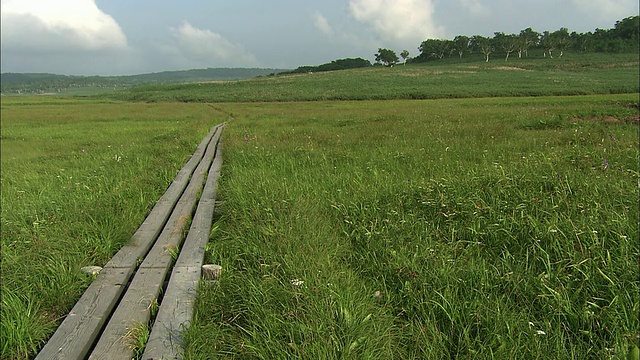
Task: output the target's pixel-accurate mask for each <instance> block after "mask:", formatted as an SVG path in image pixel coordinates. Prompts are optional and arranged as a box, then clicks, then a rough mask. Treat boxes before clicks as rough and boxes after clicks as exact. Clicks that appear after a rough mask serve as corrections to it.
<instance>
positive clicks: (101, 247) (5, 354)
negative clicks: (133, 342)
mask: <svg viewBox="0 0 640 360" xmlns="http://www.w3.org/2000/svg"><path fill="white" fill-rule="evenodd" d="M224 119H225V118H224V117H223V114H221V113H219V112H218V111H216V110H214V109H212V108H211V107H210V106H207V105H205V104H190V105H188V104H162V105H147V104H100V103H95V102H82V101H78V100H68V99H63V100H61V99H54V98H42V97H38V98H32V99H29V98H10V99H8V98H3V99H2V273H1V274H2V278H1V280H2V306H1V307H0V309H1V311H2V313H1V314H2V322H1V326H0V329H1V332H0V336H1V338H2V354H1V356H0V357H1V358H2V359H12V358H29V357H30V356H31V355H33V354H34V353H35V352H36V351H37V350H38V349H39V348H40V347H41V346H42V345H44V342H45V341H46V340H47V339H48V337H49V336H51V334H52V333H53V331H54V330H55V329H56V327H57V325H58V324H59V323H60V321H61V319H62V318H63V317H64V316H65V315H66V313H67V312H68V311H69V310H70V309H71V307H72V306H73V305H74V303H75V302H76V301H77V299H78V298H79V297H80V295H81V294H82V291H83V290H84V288H86V286H88V284H89V282H90V281H91V278H90V277H89V276H87V275H84V274H82V273H81V272H80V268H81V267H83V266H87V265H99V266H102V265H104V264H105V263H106V262H107V261H108V260H109V258H110V257H111V256H112V255H113V254H115V252H116V251H117V250H118V249H119V248H120V247H121V246H122V245H123V244H125V243H126V242H127V241H128V240H129V239H130V238H131V235H132V234H133V232H134V231H135V230H136V229H137V228H138V226H139V225H140V224H141V223H142V221H143V220H144V218H145V216H146V213H147V212H148V211H149V210H150V209H151V207H152V206H153V205H154V203H155V202H156V200H157V199H158V198H159V197H160V196H161V195H162V194H163V193H164V191H165V189H166V188H167V186H168V185H169V184H170V183H171V181H173V178H174V176H175V174H176V173H177V171H178V170H179V169H180V168H181V167H182V165H183V164H184V162H185V161H186V160H187V159H188V158H189V156H190V155H191V153H192V152H193V151H194V150H195V147H196V145H197V144H198V143H199V142H200V141H201V139H202V138H203V137H204V135H205V134H206V133H207V132H208V129H209V128H210V127H211V126H213V125H215V124H217V123H220V122H222V121H223V120H224Z"/></svg>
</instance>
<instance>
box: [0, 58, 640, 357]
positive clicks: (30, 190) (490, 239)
mask: <svg viewBox="0 0 640 360" xmlns="http://www.w3.org/2000/svg"><path fill="white" fill-rule="evenodd" d="M508 65H509V66H503V64H498V62H492V63H490V64H489V65H487V64H484V63H462V64H449V65H447V64H440V65H416V66H411V65H408V66H406V67H405V66H397V67H395V68H393V69H387V68H373V69H367V70H353V71H344V72H331V73H326V74H306V75H297V76H290V77H281V78H279V77H275V78H260V79H254V80H246V81H239V82H230V83H216V84H194V85H189V86H187V85H180V86H176V85H172V86H164V87H160V86H158V87H145V88H140V89H133V90H129V91H126V92H119V93H114V94H111V95H108V96H106V95H100V96H99V97H91V98H83V99H77V98H75V99H74V98H69V99H65V98H62V99H61V98H48V97H39V98H8V97H3V98H2V153H1V155H2V270H1V286H2V307H1V311H2V312H1V315H2V323H1V326H0V330H1V333H0V335H1V337H0V339H1V340H0V341H1V342H2V344H1V348H2V353H1V356H0V357H1V358H3V359H5V358H6V359H26V358H32V357H33V356H34V355H35V354H36V353H37V351H38V350H39V349H40V348H41V347H42V346H43V344H44V342H46V340H47V339H48V337H50V336H51V334H52V333H53V331H54V330H55V328H56V326H57V325H58V324H59V323H60V321H61V319H62V318H63V317H64V316H65V314H66V313H67V312H68V311H69V309H70V308H71V307H72V306H73V304H74V302H75V301H76V300H77V299H78V298H79V296H80V295H81V294H82V291H83V290H84V289H85V288H86V286H87V285H88V284H89V283H90V281H91V277H90V276H87V275H83V274H81V272H80V270H79V269H80V268H81V267H82V266H85V265H103V264H104V263H105V262H106V261H107V260H108V259H109V258H110V257H111V256H112V255H113V254H114V253H115V252H116V251H117V250H118V249H119V247H121V246H122V245H123V244H125V243H126V242H127V241H128V240H129V239H130V237H131V235H132V234H133V232H134V231H135V229H136V228H137V227H138V226H139V225H140V223H141V222H142V221H143V219H144V217H145V215H146V214H147V212H148V211H149V210H150V208H151V207H152V206H153V204H154V202H155V201H156V200H157V199H158V198H159V197H160V195H161V194H162V193H163V192H164V190H165V189H166V188H167V186H168V185H169V183H170V182H171V181H172V180H173V177H174V176H175V174H176V172H177V170H178V169H179V168H180V167H181V166H182V165H183V164H184V162H185V161H186V159H187V158H188V156H189V155H190V154H191V153H192V152H193V150H194V149H195V147H196V145H197V143H198V142H199V141H200V140H201V139H202V137H203V136H204V135H205V134H206V133H207V131H208V130H209V129H210V127H211V126H213V125H215V124H218V123H221V122H223V121H227V120H228V119H232V120H230V121H229V123H228V125H227V126H226V127H225V130H224V137H223V142H224V144H223V154H224V165H223V169H222V177H221V180H220V181H221V182H220V187H219V191H218V194H219V198H220V199H219V200H222V201H223V203H222V204H221V206H220V207H219V208H218V209H217V211H216V221H215V224H214V227H213V231H212V233H211V235H210V240H211V241H210V243H209V244H208V245H207V248H206V261H207V262H209V263H216V264H220V265H222V267H223V272H222V276H221V278H220V281H219V283H218V284H216V285H206V286H201V287H200V290H199V296H198V300H197V304H196V316H195V319H194V321H193V323H192V326H191V328H190V329H189V330H188V331H187V332H186V334H185V341H186V353H185V355H186V358H188V359H211V358H238V359H245V358H248V359H254V358H255V359H285V358H286V359H291V358H293V359H352V358H353V359H360V358H363V359H370V358H371V359H414V358H415V359H443V358H465V359H466V358H469V359H474V358H477V359H491V358H498V359H535V358H540V359H548V358H554V359H556V358H557V359H578V358H590V359H617V358H625V357H626V356H627V353H628V349H629V347H633V346H635V345H636V344H637V343H638V336H639V334H640V330H639V328H640V326H639V320H638V316H637V314H638V313H639V312H640V305H639V296H638V285H639V284H638V278H639V276H640V273H639V270H638V268H639V259H640V253H639V249H640V244H639V237H638V199H639V194H638V177H639V174H638V158H639V153H638V148H639V144H638V58H637V54H635V55H633V56H631V55H609V57H608V58H605V57H604V56H602V55H598V56H591V57H580V56H574V57H572V56H571V55H570V54H567V55H566V56H565V57H564V58H563V59H558V61H556V62H547V61H543V60H538V61H533V60H526V61H525V60H523V61H521V62H518V61H510V62H509V64H508ZM569 95H571V96H569ZM300 100H305V101H300ZM306 100H314V101H306ZM325 100H332V101H325ZM337 100H341V101H337ZM351 100H359V101H351ZM129 101H137V102H129Z"/></svg>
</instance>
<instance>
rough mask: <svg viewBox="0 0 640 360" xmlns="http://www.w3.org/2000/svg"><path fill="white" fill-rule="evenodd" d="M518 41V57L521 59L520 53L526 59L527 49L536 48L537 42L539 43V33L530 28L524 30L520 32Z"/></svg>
mask: <svg viewBox="0 0 640 360" xmlns="http://www.w3.org/2000/svg"><path fill="white" fill-rule="evenodd" d="M518 40H519V41H518V57H519V58H522V53H524V56H525V57H528V56H529V48H530V47H532V46H537V45H538V42H540V33H539V32H537V31H534V30H533V29H531V28H526V29H524V30H522V31H520V35H518Z"/></svg>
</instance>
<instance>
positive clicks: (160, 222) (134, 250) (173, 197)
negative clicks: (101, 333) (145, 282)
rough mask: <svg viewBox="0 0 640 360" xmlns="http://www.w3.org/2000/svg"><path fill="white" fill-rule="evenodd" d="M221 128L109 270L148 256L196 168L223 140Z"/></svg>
mask: <svg viewBox="0 0 640 360" xmlns="http://www.w3.org/2000/svg"><path fill="white" fill-rule="evenodd" d="M219 128H220V125H217V126H214V127H213V128H212V129H211V131H210V132H209V133H208V134H207V136H206V137H205V138H204V139H203V140H202V142H201V143H200V144H199V145H198V147H197V148H196V151H195V152H194V154H193V155H192V156H191V158H190V159H189V161H188V162H187V164H185V166H184V167H183V168H182V169H180V171H179V172H178V174H177V175H176V177H175V179H174V180H173V182H172V183H171V185H170V186H169V188H168V189H167V191H166V192H165V194H164V195H162V197H161V198H160V199H159V200H158V202H157V203H156V205H155V206H154V207H153V209H152V210H151V212H150V213H149V216H147V218H146V219H145V220H144V222H143V223H142V225H141V226H140V228H139V229H138V230H137V231H136V232H135V233H134V234H133V236H132V238H131V241H130V242H129V243H128V244H127V245H125V246H124V247H122V249H120V251H118V253H116V255H115V256H114V257H113V258H111V260H110V261H109V262H108V263H107V264H106V265H105V267H108V266H111V267H128V266H131V264H132V263H133V264H136V263H137V262H138V259H141V258H142V257H144V256H145V255H146V254H147V252H148V251H149V249H150V248H151V246H152V245H153V243H154V241H155V239H157V237H158V235H159V234H160V231H161V230H162V229H163V226H164V225H165V223H166V222H167V219H168V218H169V216H170V214H171V212H172V211H173V209H174V208H175V206H176V203H177V202H178V199H179V198H180V196H181V195H182V194H183V193H184V191H185V189H186V187H187V185H188V184H189V183H190V180H191V178H192V175H193V174H194V171H195V169H196V167H197V166H198V165H199V164H200V163H201V162H202V159H203V157H204V156H205V154H206V149H208V147H209V145H210V144H211V143H212V142H214V141H217V138H216V134H218V136H219ZM214 138H215V139H214ZM156 209H157V210H156Z"/></svg>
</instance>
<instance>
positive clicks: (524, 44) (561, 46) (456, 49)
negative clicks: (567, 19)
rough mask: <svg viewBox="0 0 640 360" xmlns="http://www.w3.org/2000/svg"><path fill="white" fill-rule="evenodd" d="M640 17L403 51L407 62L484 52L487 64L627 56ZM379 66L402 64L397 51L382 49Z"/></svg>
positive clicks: (437, 42) (428, 43)
mask: <svg viewBox="0 0 640 360" xmlns="http://www.w3.org/2000/svg"><path fill="white" fill-rule="evenodd" d="M639 29H640V16H631V17H627V18H625V19H622V20H619V21H616V23H615V26H614V27H613V28H612V29H596V30H595V31H593V32H586V33H578V32H575V31H573V32H571V33H570V32H569V30H568V29H567V28H564V27H563V28H560V29H559V30H556V31H553V32H550V31H544V32H542V33H540V32H537V31H535V30H533V29H532V28H526V29H524V30H522V31H520V33H518V34H505V33H503V32H495V33H494V36H493V37H486V36H482V35H474V36H466V35H458V36H456V37H454V38H453V40H445V39H427V40H425V41H423V42H422V43H421V44H420V46H419V47H418V51H420V54H419V55H418V56H416V57H415V58H409V52H408V51H407V50H403V51H402V53H401V55H402V57H403V59H404V62H405V63H406V62H407V61H411V62H426V61H429V60H431V59H442V58H444V57H451V56H457V57H459V58H463V57H464V56H466V55H468V54H471V53H476V54H477V53H480V54H482V55H483V56H484V59H485V61H486V62H489V59H490V58H491V56H492V55H493V56H500V57H504V59H505V60H509V57H510V56H514V55H517V56H518V57H519V58H522V57H527V56H529V50H531V49H537V50H542V51H543V56H544V57H549V58H553V57H554V56H557V57H562V55H563V54H564V52H565V51H568V50H571V51H576V52H605V53H626V52H638V50H639V42H640V37H639V35H638V33H639ZM375 56H376V63H377V64H382V65H386V66H392V65H394V64H396V63H398V62H399V58H398V56H397V55H396V53H395V51H393V50H389V49H383V48H380V49H378V53H376V54H375Z"/></svg>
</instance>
